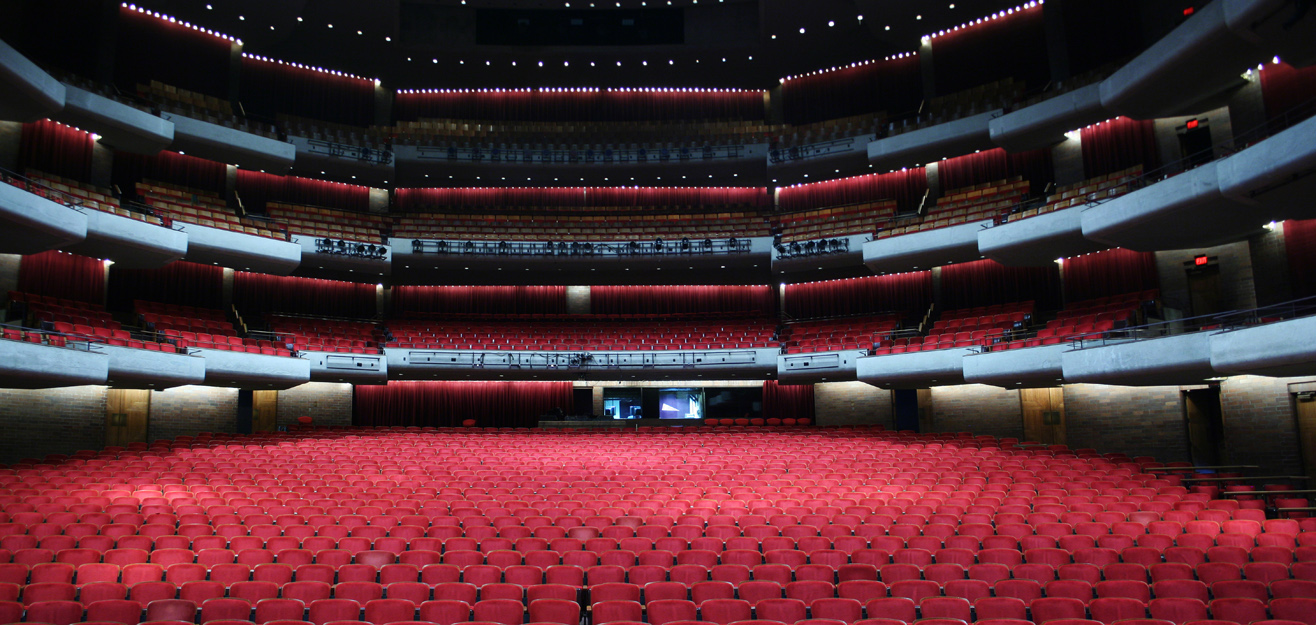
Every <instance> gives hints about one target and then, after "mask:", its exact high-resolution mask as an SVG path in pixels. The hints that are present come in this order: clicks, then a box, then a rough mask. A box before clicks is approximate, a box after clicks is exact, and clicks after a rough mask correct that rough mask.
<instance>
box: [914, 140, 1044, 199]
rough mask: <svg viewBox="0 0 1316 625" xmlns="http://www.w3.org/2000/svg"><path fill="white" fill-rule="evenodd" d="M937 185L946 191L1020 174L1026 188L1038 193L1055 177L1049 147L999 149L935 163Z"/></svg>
mask: <svg viewBox="0 0 1316 625" xmlns="http://www.w3.org/2000/svg"><path fill="white" fill-rule="evenodd" d="M937 175H938V176H939V177H940V179H941V188H942V189H945V190H946V191H948V192H949V191H951V190H953V189H961V188H964V187H971V186H974V185H978V184H985V183H988V182H995V181H998V180H1005V179H1007V178H1011V177H1014V176H1021V177H1022V178H1023V179H1024V180H1027V181H1028V182H1029V191H1030V192H1032V193H1042V192H1043V191H1044V190H1045V189H1046V186H1047V184H1049V183H1051V182H1052V181H1054V180H1055V169H1054V168H1053V167H1052V166H1051V150H1050V148H1042V149H1039V150H1030V151H1028V152H1018V153H1015V154H1010V153H1008V152H1006V151H1005V150H1004V149H1002V148H996V149H994V150H987V151H986V152H979V153H977V154H965V155H964V156H957V157H955V158H948V159H946V160H944V161H940V162H939V163H937Z"/></svg>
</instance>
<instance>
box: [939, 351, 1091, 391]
mask: <svg viewBox="0 0 1316 625" xmlns="http://www.w3.org/2000/svg"><path fill="white" fill-rule="evenodd" d="M1070 349H1073V347H1072V346H1071V345H1069V344H1068V343H1061V344H1058V345H1040V346H1038V347H1026V348H1022V349H1002V350H996V351H990V352H983V353H981V354H971V355H968V356H965V357H964V360H963V366H964V381H965V382H967V383H969V384H989V385H991V386H999V387H1001V388H1007V389H1009V388H1049V387H1053V386H1059V385H1060V384H1062V383H1063V381H1064V380H1063V377H1064V371H1063V368H1062V365H1061V354H1063V353H1064V352H1066V351H1068V350H1070Z"/></svg>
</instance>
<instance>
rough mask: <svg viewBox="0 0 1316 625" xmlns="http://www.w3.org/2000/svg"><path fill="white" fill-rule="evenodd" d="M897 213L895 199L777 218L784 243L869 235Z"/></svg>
mask: <svg viewBox="0 0 1316 625" xmlns="http://www.w3.org/2000/svg"><path fill="white" fill-rule="evenodd" d="M895 215H896V203H895V201H894V200H881V201H877V202H864V203H862V204H852V205H850V206H837V207H834V208H821V209H818V210H811V211H804V212H801V213H791V214H789V215H782V216H780V217H778V220H779V223H780V224H781V240H782V242H784V243H791V242H794V241H809V240H813V239H822V238H828V237H840V236H848V235H852V234H872V233H873V231H874V230H875V229H876V227H877V225H878V224H884V223H886V222H888V221H890V220H891V218H892V217H895Z"/></svg>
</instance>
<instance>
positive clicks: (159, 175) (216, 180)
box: [112, 151, 228, 195]
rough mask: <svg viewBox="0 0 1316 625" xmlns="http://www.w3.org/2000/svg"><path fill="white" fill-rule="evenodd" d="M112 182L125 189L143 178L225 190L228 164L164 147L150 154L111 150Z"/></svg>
mask: <svg viewBox="0 0 1316 625" xmlns="http://www.w3.org/2000/svg"><path fill="white" fill-rule="evenodd" d="M112 177H113V180H114V184H116V185H118V186H119V188H120V189H123V190H124V192H125V193H126V192H128V190H129V189H132V188H133V185H135V184H136V183H138V182H141V181H142V180H144V179H145V180H156V181H159V182H168V183H171V184H178V185H183V186H185V187H189V188H192V189H198V190H201V191H214V192H215V193H218V194H220V195H223V194H224V191H225V184H226V181H227V179H228V166H226V165H225V164H224V163H219V162H216V161H208V160H206V159H204V158H196V157H195V156H186V155H183V154H179V153H177V152H169V151H164V152H160V153H159V154H156V155H153V156H145V155H142V154H133V153H131V152H119V151H115V153H114V173H113V176H112Z"/></svg>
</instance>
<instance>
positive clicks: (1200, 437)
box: [1183, 386, 1225, 467]
mask: <svg viewBox="0 0 1316 625" xmlns="http://www.w3.org/2000/svg"><path fill="white" fill-rule="evenodd" d="M1183 409H1184V421H1185V423H1186V425H1187V428H1188V454H1189V459H1190V460H1191V461H1192V463H1193V464H1194V465H1197V466H1204V467H1210V466H1219V465H1221V464H1223V463H1224V460H1225V459H1224V454H1223V453H1222V452H1221V449H1220V446H1221V443H1222V442H1223V441H1224V436H1225V424H1224V420H1223V419H1222V418H1221V414H1222V411H1221V410H1220V387H1218V386H1212V387H1208V388H1203V389H1195V390H1191V391H1183Z"/></svg>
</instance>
